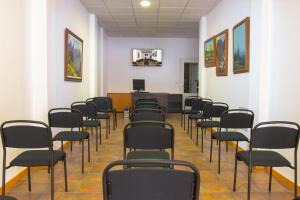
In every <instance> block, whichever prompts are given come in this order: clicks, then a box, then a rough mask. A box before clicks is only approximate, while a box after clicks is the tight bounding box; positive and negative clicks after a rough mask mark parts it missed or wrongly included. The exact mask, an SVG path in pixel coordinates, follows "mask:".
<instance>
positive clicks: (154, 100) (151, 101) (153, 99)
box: [135, 98, 158, 104]
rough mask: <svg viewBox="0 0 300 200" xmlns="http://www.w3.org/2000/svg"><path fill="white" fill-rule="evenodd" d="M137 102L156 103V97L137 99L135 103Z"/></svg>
mask: <svg viewBox="0 0 300 200" xmlns="http://www.w3.org/2000/svg"><path fill="white" fill-rule="evenodd" d="M138 103H158V100H157V98H147V99H137V100H136V102H135V104H138Z"/></svg>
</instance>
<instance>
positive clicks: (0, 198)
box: [0, 196, 17, 200]
mask: <svg viewBox="0 0 300 200" xmlns="http://www.w3.org/2000/svg"><path fill="white" fill-rule="evenodd" d="M0 200H17V199H16V198H14V197H10V196H0Z"/></svg>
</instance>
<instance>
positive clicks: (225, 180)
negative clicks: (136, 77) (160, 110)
mask: <svg viewBox="0 0 300 200" xmlns="http://www.w3.org/2000/svg"><path fill="white" fill-rule="evenodd" d="M167 121H169V122H170V123H172V124H173V125H174V127H175V159H177V160H186V161H189V162H192V163H194V164H195V165H196V166H197V167H198V168H199V170H200V176H201V187H200V193H201V195H200V199H201V200H213V199H217V200H222V199H226V200H230V199H233V200H242V199H246V191H247V168H246V166H245V165H244V164H243V163H239V165H238V166H239V168H238V181H237V192H235V193H234V192H232V183H233V169H234V168H233V167H234V153H233V152H234V149H233V148H232V147H229V152H228V153H226V151H225V145H223V151H222V163H221V167H222V170H221V174H220V175H218V174H217V148H216V147H217V146H216V145H215V148H214V160H213V162H212V163H209V160H208V159H209V144H210V143H209V141H210V137H209V134H207V135H206V136H205V143H204V152H203V153H202V152H201V150H200V147H199V146H196V145H195V141H194V140H193V141H192V140H191V139H190V138H189V137H188V136H187V134H186V132H185V131H184V130H183V128H181V127H180V115H177V114H173V115H168V119H167ZM118 122H119V124H118V125H119V126H118V128H117V129H116V130H115V131H112V132H111V135H110V137H109V139H108V140H105V139H103V143H102V145H101V146H100V149H99V152H96V151H95V135H93V136H92V142H91V152H92V154H91V163H88V162H87V161H86V168H85V169H86V172H85V173H84V174H81V148H80V145H79V144H78V143H76V144H75V145H74V146H73V152H70V148H67V149H66V152H67V167H68V184H69V192H67V193H66V192H64V179H63V165H62V164H61V163H58V165H57V166H56V167H55V198H56V199H59V200H65V199H74V200H77V199H81V200H83V199H89V200H93V199H97V200H101V199H102V181H101V180H102V171H103V169H104V168H105V166H106V165H107V164H108V163H110V162H111V161H114V160H118V159H122V143H123V141H122V140H123V139H122V133H123V127H124V125H125V123H126V122H127V120H123V118H122V115H119V119H118ZM104 132H105V131H103V132H102V133H103V138H104ZM194 135H195V134H194ZM252 183H253V184H252V199H254V200H261V199H267V200H269V199H273V200H291V199H292V198H293V193H292V190H290V189H288V188H287V187H285V186H284V185H282V184H281V183H280V182H278V181H277V180H276V179H273V192H272V193H269V192H268V173H266V172H265V171H263V170H255V171H254V173H253V182H252ZM7 194H9V195H12V196H15V197H17V198H18V199H20V200H27V199H34V200H45V199H50V176H49V175H48V173H47V170H46V169H32V192H31V193H30V192H28V189H27V176H24V177H23V178H22V179H21V180H20V181H19V182H18V183H17V184H16V185H14V186H13V187H11V188H9V190H8V191H7ZM141 200H142V199H141Z"/></svg>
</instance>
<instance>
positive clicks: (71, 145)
mask: <svg viewBox="0 0 300 200" xmlns="http://www.w3.org/2000/svg"><path fill="white" fill-rule="evenodd" d="M72 151H73V141H71V152H72Z"/></svg>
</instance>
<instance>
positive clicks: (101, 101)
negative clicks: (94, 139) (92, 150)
mask: <svg viewBox="0 0 300 200" xmlns="http://www.w3.org/2000/svg"><path fill="white" fill-rule="evenodd" d="M86 102H92V103H94V104H95V105H96V109H97V116H96V118H97V120H99V121H100V123H101V120H105V129H106V139H108V135H109V134H110V115H109V113H108V110H109V109H108V102H107V100H106V99H105V98H101V97H95V98H89V99H87V100H86Z"/></svg>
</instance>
